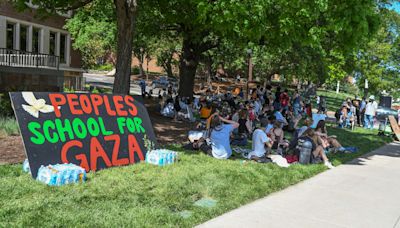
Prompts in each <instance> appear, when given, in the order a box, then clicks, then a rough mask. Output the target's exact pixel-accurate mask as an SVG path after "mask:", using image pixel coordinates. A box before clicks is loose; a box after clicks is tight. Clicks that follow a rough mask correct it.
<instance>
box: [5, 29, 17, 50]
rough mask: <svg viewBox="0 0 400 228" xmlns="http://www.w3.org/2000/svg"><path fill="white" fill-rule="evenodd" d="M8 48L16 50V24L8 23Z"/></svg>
mask: <svg viewBox="0 0 400 228" xmlns="http://www.w3.org/2000/svg"><path fill="white" fill-rule="evenodd" d="M6 37H7V48H8V49H14V46H15V45H14V42H15V24H11V23H7V34H6Z"/></svg>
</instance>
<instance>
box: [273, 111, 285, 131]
mask: <svg viewBox="0 0 400 228" xmlns="http://www.w3.org/2000/svg"><path fill="white" fill-rule="evenodd" d="M282 111H283V110H282V109H278V110H275V111H274V116H275V118H276V120H277V121H278V122H281V123H282V124H283V126H286V125H288V122H287V120H286V118H285V117H284V116H283V115H282ZM283 126H282V127H283Z"/></svg>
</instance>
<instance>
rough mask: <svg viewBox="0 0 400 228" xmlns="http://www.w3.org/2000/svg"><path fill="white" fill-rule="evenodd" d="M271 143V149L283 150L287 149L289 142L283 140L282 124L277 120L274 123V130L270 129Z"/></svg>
mask: <svg viewBox="0 0 400 228" xmlns="http://www.w3.org/2000/svg"><path fill="white" fill-rule="evenodd" d="M270 138H271V143H272V149H278V148H281V149H283V150H285V149H287V148H288V147H289V142H287V140H286V139H285V138H284V131H283V129H282V123H281V122H279V121H278V120H276V121H275V123H274V128H272V129H271V134H270Z"/></svg>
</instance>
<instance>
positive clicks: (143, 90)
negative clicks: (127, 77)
mask: <svg viewBox="0 0 400 228" xmlns="http://www.w3.org/2000/svg"><path fill="white" fill-rule="evenodd" d="M139 86H140V89H141V91H142V97H144V96H145V95H146V82H145V81H144V80H143V79H142V80H140V82H139Z"/></svg>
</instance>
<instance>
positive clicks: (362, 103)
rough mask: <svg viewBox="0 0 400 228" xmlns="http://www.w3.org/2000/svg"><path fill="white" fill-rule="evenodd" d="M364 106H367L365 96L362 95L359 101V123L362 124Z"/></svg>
mask: <svg viewBox="0 0 400 228" xmlns="http://www.w3.org/2000/svg"><path fill="white" fill-rule="evenodd" d="M365 106H367V101H366V98H365V97H363V99H362V101H361V102H360V117H361V124H362V125H364V123H365V118H364V116H365Z"/></svg>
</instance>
